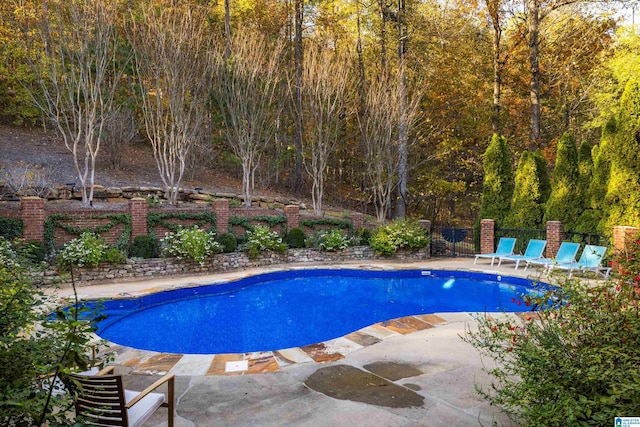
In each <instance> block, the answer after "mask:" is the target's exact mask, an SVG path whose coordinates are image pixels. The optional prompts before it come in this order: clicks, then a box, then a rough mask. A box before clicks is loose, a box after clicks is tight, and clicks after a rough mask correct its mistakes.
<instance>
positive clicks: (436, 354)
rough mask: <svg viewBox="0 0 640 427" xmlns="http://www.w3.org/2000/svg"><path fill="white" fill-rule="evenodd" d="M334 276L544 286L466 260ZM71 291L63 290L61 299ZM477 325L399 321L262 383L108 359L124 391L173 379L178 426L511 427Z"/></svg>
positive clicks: (456, 318)
mask: <svg viewBox="0 0 640 427" xmlns="http://www.w3.org/2000/svg"><path fill="white" fill-rule="evenodd" d="M496 265H497V262H496ZM311 267H313V266H309V265H304V266H300V265H296V266H295V267H292V266H279V267H274V268H270V269H260V270H259V271H246V270H244V271H236V272H231V273H224V274H216V275H211V276H196V277H179V278H170V279H163V280H149V281H143V282H128V283H120V284H109V285H98V286H90V287H81V288H79V293H80V294H81V296H82V297H86V298H97V297H113V296H116V295H120V296H123V295H140V294H144V293H148V292H156V291H159V290H162V289H172V288H176V287H183V286H194V285H198V284H206V283H216V282H225V281H229V280H234V279H238V278H241V277H245V276H248V275H253V274H258V273H261V272H265V271H275V270H282V269H293V268H311ZM322 267H323V268H327V266H326V265H323V266H322ZM329 268H366V269H400V268H402V269H404V268H410V269H432V270H433V269H440V270H468V271H479V272H490V273H497V274H500V275H512V276H520V277H523V276H530V277H531V278H532V279H535V280H541V278H540V274H539V272H537V271H535V270H533V271H531V270H529V271H524V270H523V268H522V267H520V269H518V270H514V265H513V264H507V265H505V266H502V267H501V268H497V267H496V266H493V267H492V266H490V262H489V261H488V260H479V261H478V264H477V265H474V264H473V260H472V259H468V258H457V259H449V258H447V259H432V260H426V261H424V262H419V263H402V264H395V263H381V262H360V263H354V264H342V265H335V266H330V267H329ZM69 291H70V290H69V289H62V290H60V291H59V294H63V295H64V294H68V293H69ZM501 315H504V316H514V317H515V316H516V315H515V314H501ZM475 316H477V314H474V313H435V316H434V315H431V316H422V317H421V316H416V317H415V318H413V317H412V318H411V319H409V320H410V321H403V320H402V319H399V320H400V323H399V324H391V323H387V322H383V323H382V324H378V325H377V326H380V327H382V329H387V330H389V331H391V333H389V334H386V333H385V332H384V331H382V330H377V329H376V331H371V333H372V334H376V333H378V334H379V337H380V339H377V340H375V341H374V342H371V343H366V344H364V345H362V344H363V343H360V344H359V345H351V344H349V342H352V341H349V340H347V337H343V338H339V339H337V340H332V342H327V343H324V344H326V348H325V350H326V351H325V353H324V354H334V355H337V356H336V357H328V358H324V357H320V358H318V359H316V358H314V357H311V358H310V359H309V360H299V361H292V360H290V359H288V358H287V357H281V356H282V355H279V353H278V352H274V354H275V355H274V359H275V361H276V362H277V366H275V367H274V366H273V363H269V364H268V365H270V366H271V368H270V369H257V370H254V371H256V372H261V373H255V374H249V373H248V371H240V372H227V373H225V372H215V369H214V370H212V369H213V368H212V367H213V366H214V365H215V363H213V362H212V360H213V361H215V360H218V361H220V362H224V361H226V360H242V358H243V355H235V357H236V359H233V357H232V359H229V358H228V357H229V355H224V356H222V355H215V356H214V355H184V357H182V355H178V356H180V357H176V356H175V355H161V354H157V353H156V354H152V352H142V351H139V350H135V349H129V348H126V347H117V346H116V347H114V348H112V349H111V350H112V351H115V352H116V353H117V355H118V356H117V358H116V360H115V362H114V363H113V364H115V365H116V371H117V372H118V373H122V374H126V377H125V382H126V385H127V388H130V389H134V390H142V389H143V388H144V387H145V386H146V385H148V384H150V383H152V382H153V381H154V380H155V379H157V378H158V375H162V374H164V373H166V372H172V373H174V374H176V387H177V389H176V401H177V411H176V425H177V426H479V425H484V426H489V425H493V424H494V423H497V424H498V425H512V423H511V422H510V420H509V419H508V417H507V416H506V415H505V414H503V413H502V412H501V411H500V410H499V409H498V408H495V407H492V406H490V405H489V404H487V403H486V402H484V401H483V400H482V399H480V398H479V396H478V395H477V394H476V392H475V385H476V384H480V385H487V384H489V378H488V376H487V375H486V374H485V373H484V371H483V366H486V365H487V364H489V363H490V361H489V360H482V359H481V357H480V355H479V354H478V352H477V351H476V350H475V349H474V348H473V347H472V346H470V345H469V344H467V343H465V342H463V341H462V339H461V338H460V336H461V335H464V334H465V331H467V330H469V329H472V330H473V329H474V328H476V327H477V322H476V321H475ZM403 319H407V318H403ZM416 325H422V326H416ZM377 326H376V328H377ZM352 338H353V337H352ZM355 341H358V340H357V338H355ZM216 357H217V358H218V359H216ZM185 358H186V359H185ZM174 359H179V360H178V361H177V362H176V361H175V360H174ZM172 360H173V361H172ZM290 362H293V363H290ZM257 365H260V364H259V363H257ZM203 366H204V367H206V369H203V368H202V367H203ZM254 366H255V364H254ZM145 367H146V368H147V369H145ZM166 415H167V414H166V410H164V409H160V410H159V411H157V413H156V414H155V415H154V417H153V418H152V419H151V420H150V421H149V422H147V424H146V425H147V426H166V425H167V418H166Z"/></svg>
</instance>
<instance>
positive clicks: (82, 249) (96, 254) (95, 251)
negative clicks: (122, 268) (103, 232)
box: [58, 232, 108, 270]
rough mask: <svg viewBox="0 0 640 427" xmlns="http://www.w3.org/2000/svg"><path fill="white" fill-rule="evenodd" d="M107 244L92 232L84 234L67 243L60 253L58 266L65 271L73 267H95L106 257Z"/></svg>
mask: <svg viewBox="0 0 640 427" xmlns="http://www.w3.org/2000/svg"><path fill="white" fill-rule="evenodd" d="M107 247H108V245H107V243H106V242H105V241H104V240H103V239H102V238H101V237H99V236H96V235H95V234H93V233H91V232H85V233H82V235H81V236H80V237H77V238H75V239H73V240H72V241H70V242H69V243H67V244H66V245H65V246H64V247H63V248H62V250H61V251H60V252H59V253H58V266H59V267H60V268H62V269H63V270H69V269H71V268H72V267H85V266H86V267H95V266H96V265H98V263H99V262H100V261H102V257H103V256H104V251H105V250H106V249H107Z"/></svg>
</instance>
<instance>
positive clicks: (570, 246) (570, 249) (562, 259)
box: [524, 242, 580, 271]
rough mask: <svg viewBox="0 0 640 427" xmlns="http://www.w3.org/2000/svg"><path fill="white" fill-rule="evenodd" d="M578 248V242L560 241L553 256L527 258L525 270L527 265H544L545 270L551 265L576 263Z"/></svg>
mask: <svg viewBox="0 0 640 427" xmlns="http://www.w3.org/2000/svg"><path fill="white" fill-rule="evenodd" d="M578 249H580V243H572V242H562V243H560V248H559V249H558V253H557V254H556V257H555V258H540V259H532V260H527V265H525V267H524V269H525V270H526V269H527V268H528V267H529V265H539V266H541V267H544V269H545V271H546V270H547V269H548V268H550V267H551V266H553V265H557V264H571V263H574V264H575V263H576V254H577V253H578Z"/></svg>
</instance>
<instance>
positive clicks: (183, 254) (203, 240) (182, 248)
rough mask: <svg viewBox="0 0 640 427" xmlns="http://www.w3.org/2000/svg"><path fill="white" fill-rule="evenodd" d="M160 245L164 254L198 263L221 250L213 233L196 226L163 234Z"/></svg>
mask: <svg viewBox="0 0 640 427" xmlns="http://www.w3.org/2000/svg"><path fill="white" fill-rule="evenodd" d="M162 245H163V250H164V253H165V254H168V255H172V256H175V257H176V258H178V259H191V260H193V261H196V262H199V263H200V264H204V261H205V259H206V258H208V257H210V256H212V255H215V254H218V253H220V252H222V245H221V244H220V243H218V242H216V241H215V235H214V234H213V233H209V232H207V231H205V230H202V229H200V228H198V226H194V227H193V228H181V229H179V230H178V231H176V232H175V233H167V234H165V236H164V239H162Z"/></svg>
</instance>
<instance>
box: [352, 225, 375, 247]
mask: <svg viewBox="0 0 640 427" xmlns="http://www.w3.org/2000/svg"><path fill="white" fill-rule="evenodd" d="M369 240H371V231H369V229H368V228H365V227H360V228H358V229H357V230H356V233H355V236H353V244H354V245H362V246H368V245H369Z"/></svg>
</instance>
